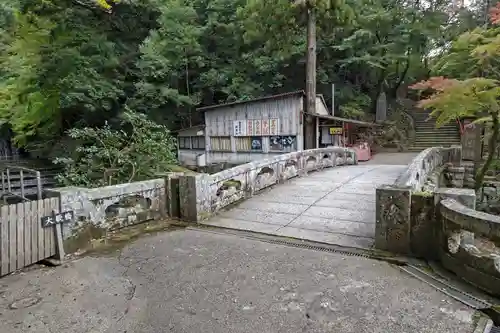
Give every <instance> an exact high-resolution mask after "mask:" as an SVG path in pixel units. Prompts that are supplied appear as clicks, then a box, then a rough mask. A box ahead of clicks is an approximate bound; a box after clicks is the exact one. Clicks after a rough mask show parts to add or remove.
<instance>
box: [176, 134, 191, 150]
mask: <svg viewBox="0 0 500 333" xmlns="http://www.w3.org/2000/svg"><path fill="white" fill-rule="evenodd" d="M177 140H178V141H179V149H191V138H190V137H189V136H180V137H178V138H177Z"/></svg>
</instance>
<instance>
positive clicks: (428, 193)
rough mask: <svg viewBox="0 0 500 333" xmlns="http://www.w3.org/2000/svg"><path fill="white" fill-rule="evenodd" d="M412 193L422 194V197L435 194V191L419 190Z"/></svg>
mask: <svg viewBox="0 0 500 333" xmlns="http://www.w3.org/2000/svg"><path fill="white" fill-rule="evenodd" d="M411 195H416V196H420V197H425V198H429V197H432V196H434V193H433V192H431V191H418V192H412V194H411Z"/></svg>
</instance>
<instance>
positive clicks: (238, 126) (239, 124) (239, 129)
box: [233, 120, 247, 136]
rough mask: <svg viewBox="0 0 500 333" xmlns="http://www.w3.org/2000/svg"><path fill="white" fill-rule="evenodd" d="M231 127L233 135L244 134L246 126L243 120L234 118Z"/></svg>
mask: <svg viewBox="0 0 500 333" xmlns="http://www.w3.org/2000/svg"><path fill="white" fill-rule="evenodd" d="M233 128H234V131H233V135H234V136H246V131H247V126H246V122H245V121H244V120H235V121H234V122H233Z"/></svg>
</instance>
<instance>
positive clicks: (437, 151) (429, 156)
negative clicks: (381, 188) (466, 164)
mask: <svg viewBox="0 0 500 333" xmlns="http://www.w3.org/2000/svg"><path fill="white" fill-rule="evenodd" d="M461 158H462V148H461V146H452V147H450V148H443V147H432V148H427V149H426V150H424V151H422V152H421V153H420V154H418V155H417V156H416V157H415V158H414V159H413V161H412V162H411V163H410V164H409V165H408V168H407V169H406V170H405V171H404V172H403V173H402V174H401V175H400V176H399V177H398V179H397V180H396V182H395V183H394V184H393V185H392V186H393V187H396V188H410V189H411V190H412V191H425V188H426V185H427V182H428V181H429V177H431V176H432V175H433V173H435V172H440V171H441V169H442V168H443V167H444V166H445V165H446V164H448V163H452V164H458V163H460V160H461Z"/></svg>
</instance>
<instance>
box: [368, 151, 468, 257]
mask: <svg viewBox="0 0 500 333" xmlns="http://www.w3.org/2000/svg"><path fill="white" fill-rule="evenodd" d="M461 151H462V148H461V146H453V147H450V148H443V147H433V148H428V149H426V150H424V151H422V152H421V153H420V154H419V155H418V156H417V157H415V158H414V159H413V161H412V162H411V163H410V164H409V165H408V167H407V169H406V170H405V171H404V172H403V173H402V174H401V175H400V177H398V179H397V180H396V182H395V183H394V184H389V185H383V186H381V187H379V188H377V190H376V227H375V247H376V248H378V249H381V250H387V251H392V252H397V253H403V254H412V253H413V252H412V242H411V239H413V237H412V233H413V232H415V230H417V229H415V225H414V224H415V223H416V221H414V220H412V218H414V217H415V216H416V215H418V214H417V213H416V212H415V210H417V207H412V204H413V205H417V203H416V202H415V203H413V202H412V195H413V196H414V195H415V194H417V193H422V192H425V191H426V190H427V189H428V186H427V184H428V181H429V179H432V178H433V176H435V174H436V173H438V174H439V173H440V171H441V170H442V169H443V168H444V167H445V165H447V164H453V165H454V164H459V163H460V160H461ZM412 209H413V212H412ZM417 222H418V221H417Z"/></svg>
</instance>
